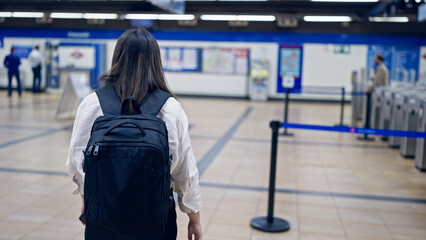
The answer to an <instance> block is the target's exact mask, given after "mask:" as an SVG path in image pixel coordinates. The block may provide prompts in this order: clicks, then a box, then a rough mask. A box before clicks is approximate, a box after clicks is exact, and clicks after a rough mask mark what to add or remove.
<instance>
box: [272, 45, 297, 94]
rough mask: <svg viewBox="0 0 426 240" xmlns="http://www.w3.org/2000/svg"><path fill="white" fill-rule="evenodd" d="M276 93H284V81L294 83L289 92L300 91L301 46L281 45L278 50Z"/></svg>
mask: <svg viewBox="0 0 426 240" xmlns="http://www.w3.org/2000/svg"><path fill="white" fill-rule="evenodd" d="M279 51H280V52H279V66H278V81H277V93H284V92H285V87H284V85H283V84H284V80H288V79H292V81H294V84H293V87H292V88H291V92H293V93H297V92H300V91H301V86H302V54H303V53H302V46H286V45H281V46H280V50H279Z"/></svg>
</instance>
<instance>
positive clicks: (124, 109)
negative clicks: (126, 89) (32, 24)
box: [121, 96, 141, 115]
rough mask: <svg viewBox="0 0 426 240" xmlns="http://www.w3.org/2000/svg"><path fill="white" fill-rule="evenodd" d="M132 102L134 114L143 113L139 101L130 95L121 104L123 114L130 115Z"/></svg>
mask: <svg viewBox="0 0 426 240" xmlns="http://www.w3.org/2000/svg"><path fill="white" fill-rule="evenodd" d="M130 104H132V107H133V114H141V109H140V107H139V104H138V102H137V101H136V99H135V98H133V97H132V96H128V97H127V98H126V99H125V100H124V102H123V104H122V105H121V115H129V113H130V112H129V110H130Z"/></svg>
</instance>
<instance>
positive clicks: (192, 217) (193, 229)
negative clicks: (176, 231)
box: [188, 212, 203, 240]
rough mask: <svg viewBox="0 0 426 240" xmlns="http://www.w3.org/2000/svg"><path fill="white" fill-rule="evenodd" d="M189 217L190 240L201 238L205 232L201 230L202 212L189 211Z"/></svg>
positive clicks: (199, 239)
mask: <svg viewBox="0 0 426 240" xmlns="http://www.w3.org/2000/svg"><path fill="white" fill-rule="evenodd" d="M188 217H189V223H188V240H193V239H194V240H201V238H202V237H203V233H202V230H201V219H200V212H197V213H193V212H191V213H188ZM192 236H194V238H192Z"/></svg>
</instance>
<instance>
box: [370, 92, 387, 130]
mask: <svg viewBox="0 0 426 240" xmlns="http://www.w3.org/2000/svg"><path fill="white" fill-rule="evenodd" d="M385 90H386V87H377V88H376V89H375V90H374V92H373V93H372V94H371V114H370V127H371V128H380V113H381V108H382V107H383V102H384V101H383V100H384V94H385Z"/></svg>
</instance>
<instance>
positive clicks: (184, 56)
mask: <svg viewBox="0 0 426 240" xmlns="http://www.w3.org/2000/svg"><path fill="white" fill-rule="evenodd" d="M160 53H161V61H162V63H163V69H164V71H168V72H198V65H199V64H198V48H186V47H161V48H160Z"/></svg>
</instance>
